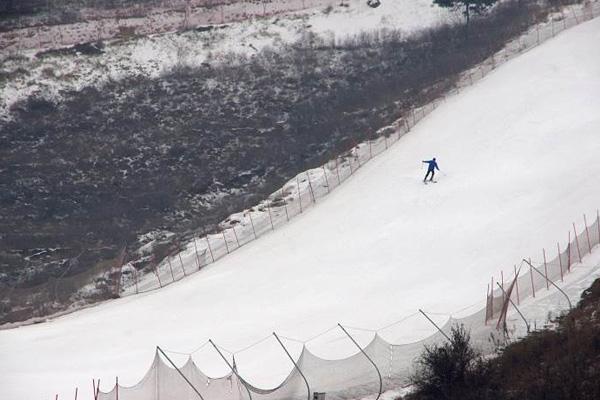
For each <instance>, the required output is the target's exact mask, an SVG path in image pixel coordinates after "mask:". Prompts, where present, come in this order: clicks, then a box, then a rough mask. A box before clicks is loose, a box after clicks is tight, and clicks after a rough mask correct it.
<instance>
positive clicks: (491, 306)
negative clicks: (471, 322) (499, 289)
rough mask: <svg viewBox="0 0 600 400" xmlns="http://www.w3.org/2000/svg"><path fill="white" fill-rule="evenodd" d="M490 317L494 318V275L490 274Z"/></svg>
mask: <svg viewBox="0 0 600 400" xmlns="http://www.w3.org/2000/svg"><path fill="white" fill-rule="evenodd" d="M490 289H491V292H490V319H493V318H494V277H493V276H492V286H491V287H490Z"/></svg>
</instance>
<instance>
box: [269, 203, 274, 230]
mask: <svg viewBox="0 0 600 400" xmlns="http://www.w3.org/2000/svg"><path fill="white" fill-rule="evenodd" d="M267 212H268V213H269V222H270V223H271V230H272V231H274V230H275V227H274V226H273V216H272V215H271V204H270V201H267Z"/></svg>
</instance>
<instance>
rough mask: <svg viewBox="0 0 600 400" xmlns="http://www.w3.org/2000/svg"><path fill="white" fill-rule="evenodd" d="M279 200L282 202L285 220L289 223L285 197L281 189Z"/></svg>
mask: <svg viewBox="0 0 600 400" xmlns="http://www.w3.org/2000/svg"><path fill="white" fill-rule="evenodd" d="M281 200H283V207H284V208H285V219H286V220H287V221H288V222H289V221H290V215H289V214H288V209H287V201H285V196H284V194H283V188H281Z"/></svg>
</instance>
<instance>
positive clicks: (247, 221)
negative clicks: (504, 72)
mask: <svg viewBox="0 0 600 400" xmlns="http://www.w3.org/2000/svg"><path fill="white" fill-rule="evenodd" d="M598 15H600V2H593V3H589V4H587V5H586V6H584V7H578V8H575V7H570V8H567V9H565V11H563V13H561V14H557V15H555V16H553V17H552V18H550V20H549V21H548V22H545V23H542V24H538V25H535V26H534V27H532V28H530V29H529V30H528V31H527V32H525V33H524V34H523V35H521V36H519V37H518V38H516V39H514V40H512V41H511V42H509V43H508V44H507V45H506V46H505V47H504V48H503V49H502V50H500V51H499V52H497V53H496V54H494V55H492V56H491V57H489V58H488V59H486V60H485V61H483V62H482V63H480V64H478V65H477V66H476V67H474V68H472V69H469V70H467V71H465V72H463V73H462V74H460V76H459V78H458V79H457V81H456V84H455V87H454V89H453V90H451V91H450V92H449V93H447V94H446V95H445V96H444V97H443V98H440V99H437V100H435V101H433V102H431V103H429V104H427V105H425V106H423V107H419V108H413V109H411V110H410V111H409V112H407V113H406V115H405V116H404V117H402V118H400V119H399V120H397V121H395V122H394V123H393V124H392V125H390V126H387V127H385V128H382V129H380V130H379V131H378V132H377V137H375V138H373V139H372V140H368V141H365V142H362V143H359V144H356V145H355V146H353V147H352V148H351V149H350V150H348V151H347V152H345V153H343V154H341V155H339V156H336V157H335V158H334V159H331V160H329V161H327V162H326V163H325V164H323V165H321V166H320V167H318V168H313V169H310V170H307V171H304V172H301V173H300V174H298V175H296V176H295V177H294V178H292V179H290V180H289V181H288V182H287V183H286V184H285V185H283V187H282V188H280V189H279V190H277V191H276V192H274V193H272V194H271V195H270V196H269V197H268V198H267V199H266V200H264V201H262V202H261V203H260V204H258V205H257V206H255V207H253V208H251V209H248V210H244V211H242V212H239V213H235V214H232V215H230V216H229V217H228V218H227V219H226V220H225V221H223V222H222V223H221V224H220V225H219V228H220V231H219V232H214V233H209V234H206V235H204V236H197V237H194V238H193V239H192V240H191V241H190V242H188V243H186V244H182V245H181V246H178V248H177V249H176V250H175V252H173V253H172V254H171V255H169V256H167V257H166V258H165V259H164V260H162V261H161V262H160V263H155V264H152V266H151V267H149V268H147V269H145V270H144V271H143V272H142V271H137V270H136V269H135V268H134V267H133V266H131V265H130V264H125V265H123V267H122V269H121V273H120V274H118V275H117V278H116V279H119V281H120V282H118V284H116V285H114V287H117V288H119V291H120V292H119V295H120V296H126V295H131V294H136V293H142V292H146V291H150V290H155V289H159V288H161V287H163V286H165V285H168V284H170V283H173V282H176V281H178V280H180V279H182V278H184V277H186V276H187V275H190V274H192V273H194V272H197V271H199V270H201V269H202V268H203V267H204V266H206V265H208V264H210V263H213V262H215V261H216V260H218V259H220V258H222V257H224V256H226V255H228V254H229V253H231V252H233V251H235V250H237V249H239V248H240V247H242V246H244V245H245V244H247V243H249V242H251V241H253V240H255V239H257V238H259V237H260V236H262V235H264V234H265V233H268V232H269V231H272V230H275V229H276V228H277V227H279V226H281V225H283V224H285V223H287V222H288V221H289V220H290V219H292V218H294V217H296V216H298V215H300V214H302V213H303V212H304V211H306V210H307V209H308V208H310V207H313V206H314V205H315V204H316V203H317V200H318V199H320V198H323V197H324V196H327V195H328V194H329V193H330V192H332V191H333V190H335V189H336V188H337V187H338V186H340V185H341V184H342V182H344V181H345V180H347V179H348V178H350V177H351V176H352V175H353V174H354V173H355V172H356V171H357V170H358V169H359V168H361V167H362V166H363V165H364V164H365V163H367V162H368V161H369V160H371V159H372V158H373V157H375V156H377V155H379V154H381V153H383V152H384V151H386V150H387V149H388V148H390V147H391V146H392V145H393V144H394V143H396V142H398V141H399V140H400V138H402V137H403V136H404V135H405V134H406V133H408V132H409V131H411V129H412V128H413V127H414V126H415V125H416V124H417V123H418V122H419V121H421V120H422V119H423V118H425V117H426V116H427V115H428V114H429V113H431V112H432V111H433V110H435V109H436V108H437V107H438V106H439V105H440V104H441V103H442V102H444V101H445V100H446V98H447V97H449V96H452V95H455V94H457V93H459V92H460V91H462V90H463V89H464V88H466V87H469V86H471V85H473V84H474V83H476V82H477V81H479V80H480V79H482V78H483V77H485V76H486V75H487V74H489V73H490V72H492V71H493V70H495V69H496V68H497V67H498V66H499V65H501V64H503V63H505V62H507V61H509V60H511V59H512V58H514V57H516V56H518V55H519V54H522V53H524V52H526V51H528V50H530V49H532V48H534V47H536V46H538V45H539V44H541V43H543V42H544V41H546V40H548V39H550V38H552V37H554V36H556V35H557V34H558V33H560V32H561V31H563V30H565V29H568V28H570V27H573V26H575V25H577V24H579V23H582V22H584V21H588V20H590V19H592V18H594V17H596V16H598ZM490 290H491V289H490Z"/></svg>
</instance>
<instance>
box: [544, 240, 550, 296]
mask: <svg viewBox="0 0 600 400" xmlns="http://www.w3.org/2000/svg"><path fill="white" fill-rule="evenodd" d="M542 253H543V254H544V273H545V274H546V290H549V289H550V286H549V285H548V267H547V266H546V249H542Z"/></svg>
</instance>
